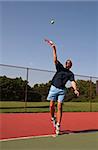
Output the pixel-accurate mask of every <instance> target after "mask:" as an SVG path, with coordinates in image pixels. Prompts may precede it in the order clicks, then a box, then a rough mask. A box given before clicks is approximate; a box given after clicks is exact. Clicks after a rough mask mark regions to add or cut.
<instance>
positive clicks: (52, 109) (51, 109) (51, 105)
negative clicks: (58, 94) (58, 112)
mask: <svg viewBox="0 0 98 150" xmlns="http://www.w3.org/2000/svg"><path fill="white" fill-rule="evenodd" d="M50 114H51V118H52V117H54V114H55V102H54V101H50Z"/></svg>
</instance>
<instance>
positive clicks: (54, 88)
mask: <svg viewBox="0 0 98 150" xmlns="http://www.w3.org/2000/svg"><path fill="white" fill-rule="evenodd" d="M45 41H46V42H47V43H48V44H49V45H50V46H51V47H52V49H53V60H54V64H55V66H56V73H55V75H54V77H53V79H52V84H51V87H50V90H49V94H48V97H47V100H50V113H51V120H52V122H53V125H54V127H55V129H56V134H57V135H58V134H60V124H61V119H62V104H63V101H64V97H65V94H66V90H65V84H66V83H67V81H68V80H70V81H71V85H72V87H73V89H74V93H75V94H76V95H77V96H79V92H78V90H77V86H76V82H75V79H74V74H73V72H72V71H70V68H71V67H72V61H71V60H70V59H68V60H67V61H66V62H65V64H64V66H63V65H62V64H61V63H60V61H59V60H58V59H57V53H56V46H55V44H54V43H53V41H51V40H47V39H45ZM56 100H57V101H58V104H57V114H56V116H55V101H56Z"/></svg>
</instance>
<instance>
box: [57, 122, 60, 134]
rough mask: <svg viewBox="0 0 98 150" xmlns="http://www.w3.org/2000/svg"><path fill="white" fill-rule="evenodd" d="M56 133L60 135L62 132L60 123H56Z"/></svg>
mask: <svg viewBox="0 0 98 150" xmlns="http://www.w3.org/2000/svg"><path fill="white" fill-rule="evenodd" d="M56 134H57V135H59V134H60V124H58V123H57V124H56Z"/></svg>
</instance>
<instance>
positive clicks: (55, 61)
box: [45, 39, 58, 64]
mask: <svg viewBox="0 0 98 150" xmlns="http://www.w3.org/2000/svg"><path fill="white" fill-rule="evenodd" d="M45 42H47V43H48V44H49V45H50V46H51V47H52V49H53V61H54V63H55V64H57V62H58V60H57V52H56V46H55V44H54V43H53V41H51V40H47V39H45Z"/></svg>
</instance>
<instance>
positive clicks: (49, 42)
mask: <svg viewBox="0 0 98 150" xmlns="http://www.w3.org/2000/svg"><path fill="white" fill-rule="evenodd" d="M45 42H47V43H48V44H49V45H50V46H52V47H53V46H55V44H54V43H53V41H51V40H48V39H45Z"/></svg>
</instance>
